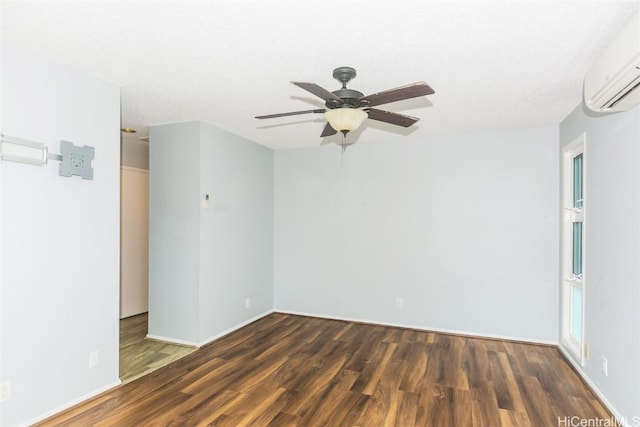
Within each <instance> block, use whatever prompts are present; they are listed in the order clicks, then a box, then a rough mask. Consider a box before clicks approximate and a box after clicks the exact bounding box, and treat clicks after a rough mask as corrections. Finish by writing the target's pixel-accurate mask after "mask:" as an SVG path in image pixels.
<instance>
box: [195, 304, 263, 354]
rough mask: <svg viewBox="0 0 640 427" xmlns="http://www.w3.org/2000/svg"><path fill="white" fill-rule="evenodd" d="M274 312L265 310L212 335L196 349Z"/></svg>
mask: <svg viewBox="0 0 640 427" xmlns="http://www.w3.org/2000/svg"><path fill="white" fill-rule="evenodd" d="M274 312H275V310H267V311H265V312H264V313H262V314H258V315H257V316H255V317H252V318H251V319H249V320H245V321H244V322H242V323H239V324H237V325H235V326H232V327H231V328H229V329H227V330H226V331H223V332H220V333H219V334H216V335H213V336H212V337H209V338H207V339H205V340H204V341H201V342H200V344H198V347H202V346H204V345H206V344H209V343H210V342H212V341H215V340H217V339H219V338H222V337H223V336H225V335H229V334H230V333H231V332H233V331H236V330H238V329H240V328H243V327H245V326H247V325H248V324H249V323H253V322H255V321H256V320H260V319H262V318H263V317H265V316H268V315H270V314H271V313H274Z"/></svg>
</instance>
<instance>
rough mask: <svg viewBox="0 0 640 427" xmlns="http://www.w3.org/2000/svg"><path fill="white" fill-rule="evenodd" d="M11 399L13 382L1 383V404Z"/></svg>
mask: <svg viewBox="0 0 640 427" xmlns="http://www.w3.org/2000/svg"><path fill="white" fill-rule="evenodd" d="M9 399H11V381H10V380H7V381H2V383H0V402H4V401H5V400H9Z"/></svg>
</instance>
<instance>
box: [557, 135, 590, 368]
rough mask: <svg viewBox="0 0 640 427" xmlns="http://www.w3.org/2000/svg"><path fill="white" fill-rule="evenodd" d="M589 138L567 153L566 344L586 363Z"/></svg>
mask: <svg viewBox="0 0 640 427" xmlns="http://www.w3.org/2000/svg"><path fill="white" fill-rule="evenodd" d="M584 146H585V135H584V134H583V135H581V136H580V137H578V138H576V139H575V140H573V141H572V142H571V143H569V144H568V145H567V147H566V148H565V149H564V150H563V163H562V169H563V174H562V177H563V186H562V188H563V191H562V192H563V194H562V208H563V224H562V283H561V288H562V306H561V309H562V345H563V346H564V347H565V348H566V349H567V350H569V352H570V353H571V354H572V355H573V356H574V357H575V358H576V360H577V361H578V362H579V363H580V364H583V363H584V345H583V340H584V280H585V278H584V270H585V268H584V267H585V265H584V233H585V221H584V218H585V197H584V194H585V188H584V177H585V161H584V159H585V156H584Z"/></svg>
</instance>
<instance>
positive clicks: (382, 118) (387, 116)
mask: <svg viewBox="0 0 640 427" xmlns="http://www.w3.org/2000/svg"><path fill="white" fill-rule="evenodd" d="M367 114H369V118H370V119H371V120H377V121H379V122H385V123H391V124H392V125H396V126H402V127H405V128H408V127H409V126H411V125H412V124H414V123H416V122H417V121H418V120H420V119H419V118H417V117H411V116H405V115H404V114H398V113H392V112H391V111H384V110H377V109H375V108H369V109H368V110H367Z"/></svg>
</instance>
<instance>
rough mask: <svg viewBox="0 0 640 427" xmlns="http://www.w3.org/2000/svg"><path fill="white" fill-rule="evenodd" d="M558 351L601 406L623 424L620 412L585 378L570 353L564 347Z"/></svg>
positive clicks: (584, 374)
mask: <svg viewBox="0 0 640 427" xmlns="http://www.w3.org/2000/svg"><path fill="white" fill-rule="evenodd" d="M558 350H560V353H562V355H563V356H564V357H565V359H566V360H567V361H568V362H569V364H571V366H573V367H574V369H575V371H576V372H577V373H578V375H580V378H582V380H583V381H584V382H585V383H586V384H587V386H589V388H590V389H591V391H592V392H593V393H594V394H595V395H596V396H598V399H600V401H601V402H602V404H603V405H604V406H606V408H607V409H608V410H609V412H611V414H612V415H613V416H614V417H615V418H616V419H617V420H619V421H621V422H624V421H625V418H624V417H623V416H622V414H620V412H618V411H617V410H616V408H615V407H614V406H613V404H612V403H611V402H610V401H609V400H608V399H607V398H606V397H605V395H604V393H603V392H601V391H600V389H599V388H598V386H596V385H595V383H594V382H593V381H591V379H590V378H589V377H588V376H587V374H586V373H585V372H584V371H583V370H582V366H580V364H579V363H578V362H576V360H575V359H574V358H573V356H572V355H571V353H569V352H568V351H567V350H566V349H565V348H564V347H562V346H558ZM624 425H625V427H631V425H630V424H628V423H625V424H624Z"/></svg>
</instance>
